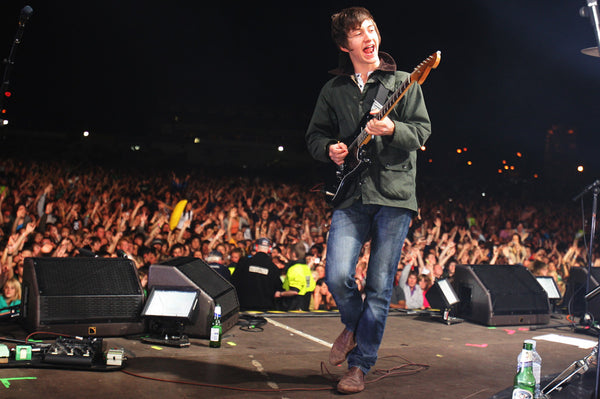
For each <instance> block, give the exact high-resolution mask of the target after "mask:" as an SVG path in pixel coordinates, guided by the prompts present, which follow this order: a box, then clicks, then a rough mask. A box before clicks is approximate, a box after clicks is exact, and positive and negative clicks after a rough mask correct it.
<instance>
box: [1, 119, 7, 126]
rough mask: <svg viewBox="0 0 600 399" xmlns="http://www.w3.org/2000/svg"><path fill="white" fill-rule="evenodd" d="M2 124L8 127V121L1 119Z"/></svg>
mask: <svg viewBox="0 0 600 399" xmlns="http://www.w3.org/2000/svg"><path fill="white" fill-rule="evenodd" d="M0 122H2V126H6V125H8V119H0Z"/></svg>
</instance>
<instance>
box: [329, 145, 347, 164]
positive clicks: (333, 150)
mask: <svg viewBox="0 0 600 399" xmlns="http://www.w3.org/2000/svg"><path fill="white" fill-rule="evenodd" d="M347 155H348V147H347V146H346V144H344V143H336V144H332V145H330V146H329V158H331V160H332V161H333V162H334V163H335V164H336V165H341V164H343V163H344V159H345V158H346V156H347Z"/></svg>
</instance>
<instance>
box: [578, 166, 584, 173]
mask: <svg viewBox="0 0 600 399" xmlns="http://www.w3.org/2000/svg"><path fill="white" fill-rule="evenodd" d="M577 171H578V172H579V173H581V172H583V165H579V166H577Z"/></svg>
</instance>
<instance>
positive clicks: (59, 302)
mask: <svg viewBox="0 0 600 399" xmlns="http://www.w3.org/2000/svg"><path fill="white" fill-rule="evenodd" d="M142 307H143V300H142V297H140V296H131V295H129V296H111V297H110V298H109V299H107V298H105V297H99V296H95V297H90V296H43V297H41V298H40V319H41V320H42V324H55V323H69V324H77V323H90V322H97V323H114V322H123V321H137V320H140V311H141V309H142Z"/></svg>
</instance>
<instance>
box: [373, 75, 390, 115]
mask: <svg viewBox="0 0 600 399" xmlns="http://www.w3.org/2000/svg"><path fill="white" fill-rule="evenodd" d="M388 93H389V90H388V89H386V88H385V86H384V85H383V83H382V82H379V88H378V89H377V95H376V96H375V99H374V100H373V105H371V113H374V112H379V110H380V109H381V108H382V107H383V104H385V100H386V98H387V95H388Z"/></svg>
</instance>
